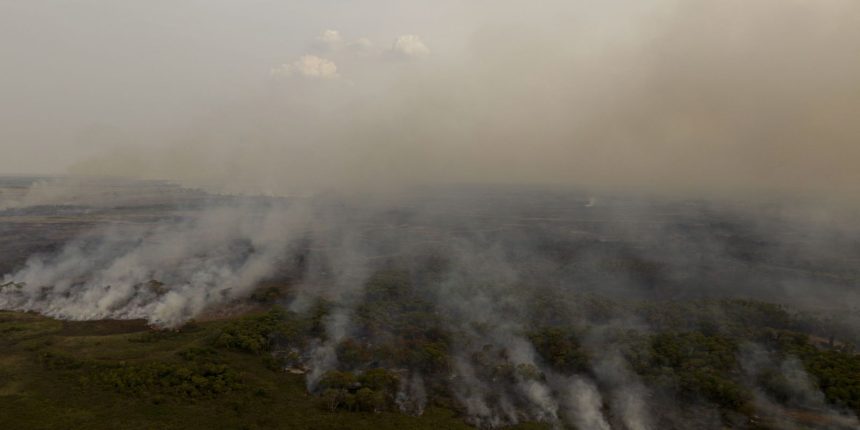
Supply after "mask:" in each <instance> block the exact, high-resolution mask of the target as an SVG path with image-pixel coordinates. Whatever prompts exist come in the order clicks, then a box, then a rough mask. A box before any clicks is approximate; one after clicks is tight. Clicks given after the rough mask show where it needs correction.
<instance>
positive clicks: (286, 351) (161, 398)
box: [0, 271, 860, 429]
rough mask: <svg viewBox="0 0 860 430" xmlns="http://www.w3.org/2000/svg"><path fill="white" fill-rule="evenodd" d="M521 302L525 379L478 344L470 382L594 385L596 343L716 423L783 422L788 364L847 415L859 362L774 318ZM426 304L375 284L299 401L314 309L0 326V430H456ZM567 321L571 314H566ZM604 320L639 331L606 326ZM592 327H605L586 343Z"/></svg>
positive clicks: (854, 405)
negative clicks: (752, 363)
mask: <svg viewBox="0 0 860 430" xmlns="http://www.w3.org/2000/svg"><path fill="white" fill-rule="evenodd" d="M522 294H523V295H524V297H523V298H522V300H523V302H525V303H530V306H532V312H533V314H534V318H533V319H532V322H531V323H530V325H528V326H526V327H523V332H522V333H518V335H521V336H522V338H524V339H528V340H529V341H530V343H531V345H532V346H533V347H534V350H535V352H536V353H537V356H538V363H537V364H539V366H534V365H531V364H528V363H518V362H514V361H513V360H512V359H511V358H510V357H509V354H508V352H507V351H505V349H504V348H500V347H499V345H492V344H487V345H483V346H482V347H479V348H477V349H476V350H475V351H477V352H474V353H472V354H471V355H470V356H468V358H467V359H468V360H470V364H471V365H472V366H473V367H474V370H475V373H476V376H477V377H478V378H480V379H481V380H484V381H493V383H494V384H498V386H504V385H505V384H508V386H513V385H516V384H520V383H522V382H523V381H547V378H548V377H552V376H551V375H552V374H562V375H573V374H578V375H585V376H591V377H592V378H593V379H595V380H596V379H598V378H597V377H596V376H597V375H596V373H595V370H594V369H595V365H596V364H597V362H596V360H599V359H600V357H601V356H602V355H601V354H602V353H603V351H600V350H599V348H601V347H600V346H595V337H599V340H598V341H597V343H598V344H599V345H612V347H613V348H614V349H615V350H617V352H618V353H620V354H621V356H622V357H623V358H624V359H625V362H626V363H627V364H628V365H629V370H630V371H631V372H633V373H635V374H636V375H637V376H638V378H639V379H641V381H642V383H643V384H644V385H645V386H646V387H648V389H649V390H651V391H653V392H655V393H659V395H660V396H664V397H665V396H668V398H670V399H673V400H672V401H673V402H674V403H675V404H677V405H680V407H681V408H684V407H687V406H690V407H695V406H696V405H709V406H712V407H715V408H717V409H718V410H719V411H720V412H721V414H722V415H723V417H724V419H725V420H727V422H729V421H731V420H734V421H733V422H739V421H737V420H740V422H752V421H756V420H757V421H756V422H757V425H758V428H768V427H767V424H766V423H767V419H760V417H759V415H760V414H761V411H758V410H757V409H756V407H755V396H756V392H758V391H760V390H763V392H764V393H765V394H766V395H768V396H769V397H770V398H771V399H772V400H773V401H775V402H777V403H779V404H782V405H784V407H786V408H796V407H800V406H799V405H795V404H793V403H792V402H793V399H794V397H795V396H796V393H795V392H794V391H793V390H794V388H793V386H792V381H790V380H789V379H788V377H787V376H786V375H784V374H783V372H781V371H780V369H779V363H785V362H787V360H793V361H792V362H796V363H799V364H798V366H801V367H802V368H803V370H805V371H806V373H808V375H809V379H810V381H811V383H812V384H814V385H815V386H814V387H813V388H816V389H820V391H821V393H823V399H824V401H826V402H827V404H829V406H830V407H834V408H845V409H853V410H854V411H856V412H860V356H858V355H857V354H855V353H854V350H853V347H852V346H851V345H850V343H848V342H847V341H835V340H833V339H831V340H830V341H829V345H828V344H825V345H822V344H821V342H815V341H814V339H820V338H818V337H815V336H811V335H810V334H811V333H812V334H815V333H818V332H817V330H826V327H825V326H822V325H821V324H818V323H817V322H816V321H811V320H810V319H809V318H807V317H805V316H803V315H800V314H794V313H791V312H790V311H789V310H787V309H785V308H783V307H781V306H778V305H772V304H767V303H760V302H752V301H743V300H720V301H689V302H662V303H657V302H630V303H623V302H613V301H609V300H606V299H601V298H598V297H594V296H575V295H573V296H570V297H566V298H557V297H544V298H540V297H535V296H528V294H532V293H531V292H530V291H528V290H523V293H522ZM268 295H272V294H268ZM260 303H264V301H263V300H262V299H261V300H260ZM432 303H433V301H432V300H431V299H430V298H428V297H424V296H423V295H422V293H421V291H420V289H418V288H416V287H414V286H413V284H412V280H411V279H410V278H409V277H408V276H405V275H404V274H403V273H399V272H393V271H392V272H380V273H379V274H377V275H376V276H375V277H373V278H372V279H371V281H370V282H369V283H368V286H367V289H366V297H365V300H364V302H363V304H362V305H361V306H360V307H358V308H357V309H356V311H355V314H354V327H353V330H352V332H351V333H350V335H349V336H347V337H346V338H345V339H344V340H342V341H341V342H340V343H339V344H338V345H337V347H336V355H337V358H338V363H339V365H338V368H337V369H335V370H331V371H329V372H327V373H325V374H324V375H323V376H322V377H321V379H320V380H319V381H318V383H317V384H316V385H315V386H314V389H313V392H308V391H307V388H306V381H305V377H304V376H303V375H301V374H293V373H290V372H285V371H284V369H285V368H286V367H290V368H292V369H293V370H296V369H297V370H299V372H297V373H301V370H302V365H303V364H305V361H306V360H307V357H303V356H302V353H303V352H304V351H306V350H307V347H308V345H309V344H311V342H313V341H314V339H320V338H324V337H325V331H324V329H323V327H324V325H325V321H326V318H327V315H328V314H329V312H330V308H331V305H329V304H327V303H325V302H320V303H318V304H317V305H316V306H315V307H313V308H312V309H311V310H310V311H309V312H307V313H306V314H302V315H299V314H295V313H292V312H289V311H286V310H284V309H282V308H280V307H278V306H273V307H272V308H271V310H268V311H265V312H258V313H253V314H249V315H245V316H242V317H240V318H235V319H232V320H227V321H208V322H197V323H190V324H187V325H186V326H185V327H183V328H182V329H181V330H178V331H158V330H152V329H149V328H147V327H146V326H145V325H143V324H142V323H141V322H134V321H94V322H61V321H56V320H52V319H49V318H44V317H40V316H37V315H33V314H28V313H14V312H0V428H16V429H17V428H22V429H23V428H27V429H30V428H35V429H39V428H42V429H54V428H63V429H76V428H80V429H99V428H129V429H138V428H139V429H148V428H159V429H170V428H177V429H179V428H181V429H195V428H201V429H203V428H206V429H209V428H249V429H252V428H291V429H292V428H299V429H301V428H313V429H336V428H350V429H361V428H392V429H394V428H398V429H400V428H412V429H421V428H467V426H466V424H465V421H464V417H463V411H462V410H460V409H459V408H460V406H459V405H458V404H457V402H456V401H455V400H454V396H453V394H452V391H451V387H450V386H449V385H448V384H447V383H446V381H449V380H450V378H451V375H452V374H453V373H452V372H454V371H453V370H452V369H453V366H452V365H451V354H452V350H453V349H454V347H453V346H452V345H453V342H452V339H462V338H464V336H463V334H462V333H456V332H453V331H452V330H453V329H452V326H451V325H446V324H444V318H445V315H443V314H442V313H441V312H440V311H439V310H438V309H437V308H435V307H434V306H433V305H432ZM570 309H577V312H579V313H577V314H576V315H574V316H571V312H570V311H569V310H570ZM583 315H585V316H587V317H586V318H581V316H583ZM612 315H625V316H627V317H630V318H635V319H636V320H638V321H643V322H645V324H644V325H641V326H640V325H632V326H630V325H623V324H622V325H614V324H611V321H612ZM577 317H579V319H577ZM594 321H598V322H600V323H605V325H604V326H602V328H600V330H601V331H600V332H599V336H595V334H594V332H593V330H595V327H594ZM644 327H647V328H644ZM470 329H471V330H480V329H481V328H480V327H470ZM745 344H755V345H758V346H760V347H761V348H762V349H763V350H766V351H767V354H769V357H772V358H771V360H772V361H773V363H771V364H770V365H769V366H770V367H767V368H764V369H760V371H759V372H758V373H757V374H756V375H754V377H752V378H751V377H750V375H749V373H748V372H747V371H746V370H745V367H744V363H743V354H742V349H743V346H744V345H745ZM479 346H481V344H479ZM543 371H546V372H547V374H544V373H543ZM412 372H415V373H418V374H421V375H422V376H423V380H424V381H425V384H426V394H427V397H428V407H427V409H426V410H425V413H424V414H423V415H422V416H420V417H414V416H410V415H407V414H404V413H402V412H400V411H399V408H398V397H397V394H398V391H399V390H401V389H402V387H403V384H404V383H405V382H407V380H404V378H407V377H408V375H409V374H410V373H412ZM548 375H550V376H548ZM605 407H607V408H609V407H611V406H610V405H605ZM738 417H740V418H738ZM745 420H746V421H745ZM534 426H537V424H525V425H523V426H521V427H522V428H533V427H534Z"/></svg>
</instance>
